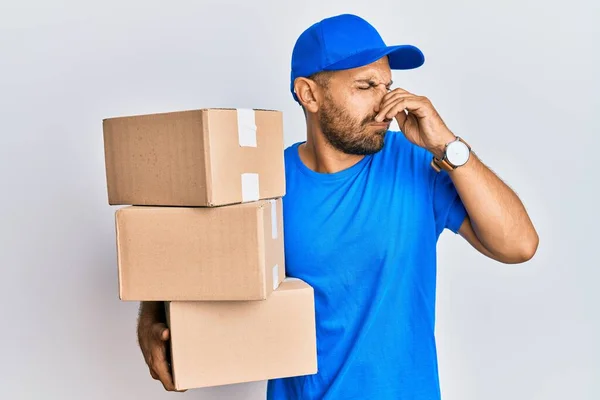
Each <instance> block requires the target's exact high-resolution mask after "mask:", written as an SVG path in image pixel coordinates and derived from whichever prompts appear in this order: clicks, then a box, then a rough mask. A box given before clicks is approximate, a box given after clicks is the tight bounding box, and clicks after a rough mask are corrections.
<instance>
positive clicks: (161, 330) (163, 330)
mask: <svg viewBox="0 0 600 400" xmlns="http://www.w3.org/2000/svg"><path fill="white" fill-rule="evenodd" d="M152 334H153V335H154V337H155V338H156V339H159V340H163V341H164V340H169V328H168V327H167V325H165V324H162V323H161V324H154V326H153V327H152Z"/></svg>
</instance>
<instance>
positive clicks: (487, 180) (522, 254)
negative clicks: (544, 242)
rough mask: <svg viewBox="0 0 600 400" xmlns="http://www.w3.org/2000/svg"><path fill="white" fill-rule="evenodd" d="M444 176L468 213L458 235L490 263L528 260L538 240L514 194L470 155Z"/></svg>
mask: <svg viewBox="0 0 600 400" xmlns="http://www.w3.org/2000/svg"><path fill="white" fill-rule="evenodd" d="M448 174H449V175H450V178H451V179H452V181H453V183H454V186H455V187H456V190H457V191H458V194H459V195H460V198H461V200H462V202H463V204H464V206H465V208H466V210H467V213H468V217H467V218H465V220H464V222H463V223H462V225H461V227H460V229H459V234H460V235H461V236H462V237H464V238H465V239H466V240H467V241H468V242H469V243H470V244H471V245H472V246H473V247H474V248H476V249H477V250H478V251H479V252H481V253H482V254H484V255H486V256H488V257H490V258H492V259H494V260H497V261H500V262H503V263H507V264H516V263H522V262H525V261H528V260H529V259H531V258H532V257H533V255H534V254H535V252H536V250H537V247H538V243H539V238H538V234H537V232H536V230H535V228H534V226H533V224H532V222H531V220H530V218H529V215H528V214H527V211H526V210H525V207H524V206H523V203H522V202H521V200H520V199H519V197H518V196H517V195H516V193H515V192H514V191H512V189H510V188H509V187H508V186H507V185H506V184H505V183H504V182H502V180H501V179H500V178H499V177H498V176H496V174H494V172H492V171H491V170H490V169H489V168H488V167H487V166H486V165H484V164H483V163H482V162H481V160H479V158H478V157H477V156H476V155H475V154H474V153H472V154H471V157H470V159H469V161H468V162H467V163H466V164H465V165H463V166H461V167H459V168H457V169H455V170H454V171H451V172H449V173H448Z"/></svg>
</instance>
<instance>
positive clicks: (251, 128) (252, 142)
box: [236, 108, 256, 147]
mask: <svg viewBox="0 0 600 400" xmlns="http://www.w3.org/2000/svg"><path fill="white" fill-rule="evenodd" d="M236 111H237V123H238V140H239V143H240V146H242V147H256V119H255V115H254V110H253V109H247V108H237V109H236Z"/></svg>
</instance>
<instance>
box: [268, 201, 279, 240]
mask: <svg viewBox="0 0 600 400" xmlns="http://www.w3.org/2000/svg"><path fill="white" fill-rule="evenodd" d="M270 202H271V237H272V238H273V239H277V225H278V224H277V202H276V201H275V200H270Z"/></svg>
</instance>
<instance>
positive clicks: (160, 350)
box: [152, 344, 175, 391]
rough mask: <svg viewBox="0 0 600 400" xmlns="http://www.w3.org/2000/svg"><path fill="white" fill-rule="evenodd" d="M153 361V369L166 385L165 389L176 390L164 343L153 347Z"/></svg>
mask: <svg viewBox="0 0 600 400" xmlns="http://www.w3.org/2000/svg"><path fill="white" fill-rule="evenodd" d="M152 361H153V362H152V369H153V370H154V372H156V374H157V375H158V379H159V380H160V382H161V383H162V384H163V386H164V387H165V390H169V391H172V390H175V385H174V384H173V377H172V376H171V371H170V370H169V365H168V364H167V360H166V358H165V346H164V344H163V345H162V346H157V347H155V348H154V349H152Z"/></svg>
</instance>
